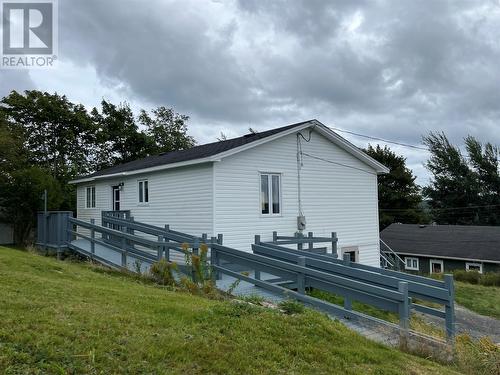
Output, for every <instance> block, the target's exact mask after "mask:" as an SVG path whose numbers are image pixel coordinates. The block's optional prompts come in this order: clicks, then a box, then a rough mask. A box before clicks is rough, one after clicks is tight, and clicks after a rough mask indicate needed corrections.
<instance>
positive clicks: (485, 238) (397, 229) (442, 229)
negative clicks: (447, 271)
mask: <svg viewBox="0 0 500 375" xmlns="http://www.w3.org/2000/svg"><path fill="white" fill-rule="evenodd" d="M380 238H381V239H382V240H383V241H384V242H385V243H386V244H387V245H389V246H390V247H391V248H392V249H393V250H394V251H395V252H396V253H404V254H415V255H417V254H421V255H429V256H435V257H437V258H439V257H440V256H443V257H449V258H463V259H478V260H492V261H500V226H498V227H489V226H468V225H425V226H421V225H418V224H391V225H390V226H388V227H387V228H385V229H384V230H383V231H382V232H381V233H380Z"/></svg>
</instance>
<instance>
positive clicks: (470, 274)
mask: <svg viewBox="0 0 500 375" xmlns="http://www.w3.org/2000/svg"><path fill="white" fill-rule="evenodd" d="M453 277H454V278H455V280H457V281H463V282H465V283H469V284H479V279H480V278H481V274H480V273H479V272H477V271H464V270H457V271H454V272H453Z"/></svg>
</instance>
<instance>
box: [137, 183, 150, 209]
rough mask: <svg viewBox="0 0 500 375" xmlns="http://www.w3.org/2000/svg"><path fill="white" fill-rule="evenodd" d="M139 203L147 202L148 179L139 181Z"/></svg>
mask: <svg viewBox="0 0 500 375" xmlns="http://www.w3.org/2000/svg"><path fill="white" fill-rule="evenodd" d="M139 203H149V187H148V180H140V181H139Z"/></svg>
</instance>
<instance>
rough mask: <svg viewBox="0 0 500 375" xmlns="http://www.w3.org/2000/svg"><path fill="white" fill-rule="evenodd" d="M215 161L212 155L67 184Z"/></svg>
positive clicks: (80, 179) (87, 178) (215, 157)
mask: <svg viewBox="0 0 500 375" xmlns="http://www.w3.org/2000/svg"><path fill="white" fill-rule="evenodd" d="M217 161H220V158H218V157H217V155H214V156H210V157H208V158H201V159H193V160H187V161H182V162H178V163H171V164H163V165H158V166H155V167H150V168H141V169H136V170H132V171H125V172H119V173H111V174H103V175H101V176H94V177H84V178H79V179H76V180H72V181H69V184H82V183H85V182H94V181H97V180H105V179H109V178H118V177H126V176H133V175H136V174H142V173H151V172H158V171H162V170H165V169H173V168H180V167H187V166H191V165H195V164H203V163H211V162H217Z"/></svg>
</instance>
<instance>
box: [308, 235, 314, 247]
mask: <svg viewBox="0 0 500 375" xmlns="http://www.w3.org/2000/svg"><path fill="white" fill-rule="evenodd" d="M307 237H308V238H310V239H311V240H310V241H309V251H312V250H313V248H314V241H313V240H312V238H313V237H314V234H313V232H309V233H307Z"/></svg>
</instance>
